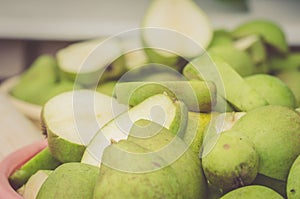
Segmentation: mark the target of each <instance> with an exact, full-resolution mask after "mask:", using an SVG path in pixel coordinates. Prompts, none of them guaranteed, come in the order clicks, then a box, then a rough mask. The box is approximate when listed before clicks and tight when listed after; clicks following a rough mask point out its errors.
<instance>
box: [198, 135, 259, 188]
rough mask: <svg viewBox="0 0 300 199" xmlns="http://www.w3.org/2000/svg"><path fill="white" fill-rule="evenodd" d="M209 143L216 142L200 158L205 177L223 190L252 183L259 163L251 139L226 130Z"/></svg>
mask: <svg viewBox="0 0 300 199" xmlns="http://www.w3.org/2000/svg"><path fill="white" fill-rule="evenodd" d="M212 142H215V143H213V144H214V146H213V148H212V149H211V150H210V151H209V152H207V153H206V155H204V156H203V157H202V166H203V170H204V173H205V176H206V178H207V180H208V181H209V182H210V183H211V184H212V185H214V186H216V187H218V188H220V189H222V190H224V191H229V190H232V189H235V188H237V187H241V186H245V185H249V184H251V183H252V182H253V180H254V179H255V177H256V175H257V172H258V164H259V156H258V154H257V152H256V150H255V148H254V145H253V143H252V142H251V140H249V139H248V138H247V137H245V136H244V135H243V134H242V133H241V132H238V131H233V130H228V131H224V132H222V133H221V134H220V136H219V137H218V139H217V140H215V139H212ZM203 147H204V148H205V147H206V145H204V146H203ZM204 150H205V149H204Z"/></svg>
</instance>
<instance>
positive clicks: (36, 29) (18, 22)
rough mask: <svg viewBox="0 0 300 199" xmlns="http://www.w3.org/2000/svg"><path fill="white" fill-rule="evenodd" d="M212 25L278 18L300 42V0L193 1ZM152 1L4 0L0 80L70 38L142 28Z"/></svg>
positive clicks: (0, 1)
mask: <svg viewBox="0 0 300 199" xmlns="http://www.w3.org/2000/svg"><path fill="white" fill-rule="evenodd" d="M195 1H196V2H197V4H198V5H199V6H200V7H201V8H202V9H203V10H204V11H205V12H206V13H207V14H208V16H209V17H210V19H211V20H212V23H213V25H214V27H216V28H229V29H231V28H233V27H235V26H236V25H238V24H239V23H242V22H244V21H246V20H249V19H253V18H266V19H271V20H273V21H274V22H277V23H279V24H280V25H281V26H282V28H283V29H284V31H285V33H286V36H287V40H288V42H289V44H290V45H291V46H300V22H299V19H300V12H299V10H300V1H299V0H245V1H244V4H242V5H241V4H239V3H231V2H240V1H242V0H195ZM149 3H150V0H126V1H124V0H110V1H107V0H86V1H78V0H52V1H46V0H26V1H22V0H0V60H1V63H0V80H1V79H4V78H7V77H10V76H12V75H15V74H17V73H20V72H21V71H23V70H24V68H25V67H27V66H28V65H29V64H30V63H31V62H32V60H33V59H34V58H35V57H37V56H38V55H39V54H42V53H50V54H54V53H55V51H56V50H57V49H59V48H61V47H64V46H66V45H67V44H69V43H70V42H73V41H78V40H82V39H88V38H93V37H99V36H108V35H113V34H117V33H120V32H121V31H125V30H128V29H132V28H137V27H139V24H140V21H141V18H142V17H143V15H144V12H145V10H146V8H147V6H148V4H149Z"/></svg>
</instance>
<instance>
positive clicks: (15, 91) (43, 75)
mask: <svg viewBox="0 0 300 199" xmlns="http://www.w3.org/2000/svg"><path fill="white" fill-rule="evenodd" d="M58 81H59V80H58V75H57V64H56V60H55V59H54V58H53V57H51V56H48V55H41V56H39V57H38V58H37V59H36V60H35V61H34V62H33V63H32V65H31V66H30V67H29V68H28V70H26V71H25V72H24V73H23V74H21V77H20V80H19V81H18V83H17V84H16V85H15V86H14V87H13V88H12V89H11V91H10V94H11V95H12V96H14V97H16V98H18V99H21V100H23V101H26V102H29V103H33V104H38V105H43V103H44V101H45V100H39V99H38V97H39V96H41V95H43V94H41V93H46V92H45V91H47V88H49V87H50V85H54V84H55V83H57V82H58Z"/></svg>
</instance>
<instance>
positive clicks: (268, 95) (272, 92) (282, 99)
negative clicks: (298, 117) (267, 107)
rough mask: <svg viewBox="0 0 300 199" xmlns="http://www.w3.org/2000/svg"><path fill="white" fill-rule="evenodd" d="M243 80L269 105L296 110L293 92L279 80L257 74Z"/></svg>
mask: <svg viewBox="0 0 300 199" xmlns="http://www.w3.org/2000/svg"><path fill="white" fill-rule="evenodd" d="M245 80H246V82H247V83H248V84H249V85H250V86H251V87H252V88H253V89H255V90H256V91H257V92H258V93H259V94H260V95H261V96H262V97H263V98H264V99H265V100H266V101H267V102H268V103H269V104H272V105H281V106H287V107H290V108H296V106H297V102H296V98H295V96H294V94H293V92H292V91H291V89H290V88H289V87H288V86H287V85H286V84H285V83H284V82H283V81H281V80H280V79H279V78H277V77H275V76H272V75H267V74H257V75H252V76H249V77H246V78H245Z"/></svg>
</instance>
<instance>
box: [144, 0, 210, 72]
mask: <svg viewBox="0 0 300 199" xmlns="http://www.w3.org/2000/svg"><path fill="white" fill-rule="evenodd" d="M141 26H142V28H146V29H143V30H142V31H143V32H142V39H143V41H144V43H145V46H146V47H147V49H146V53H147V55H148V56H149V57H150V60H151V61H154V62H156V63H162V64H167V65H169V66H174V65H175V64H176V63H177V62H178V59H179V57H184V58H185V59H187V58H192V57H195V56H197V55H199V54H201V53H202V52H203V50H204V49H205V48H206V47H207V46H208V45H209V43H210V41H211V39H212V36H213V28H212V24H211V22H210V20H209V18H208V16H207V15H206V13H205V12H204V11H202V9H201V8H200V7H199V6H198V5H197V4H196V3H194V2H193V1H191V0H186V1H182V0H164V1H161V0H154V1H152V2H151V4H150V5H149V8H148V10H147V11H146V14H145V16H144V18H143V20H142V25H141ZM149 28H150V29H149Z"/></svg>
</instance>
